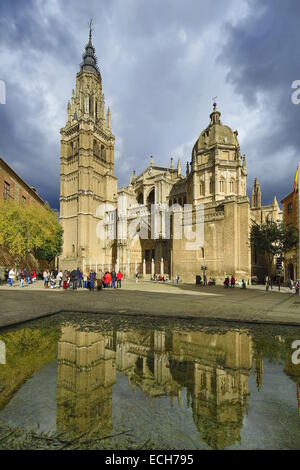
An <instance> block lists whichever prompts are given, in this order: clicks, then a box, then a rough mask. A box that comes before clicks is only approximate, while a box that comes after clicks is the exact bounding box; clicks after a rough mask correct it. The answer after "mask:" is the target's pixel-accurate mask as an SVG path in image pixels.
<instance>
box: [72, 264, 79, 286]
mask: <svg viewBox="0 0 300 470" xmlns="http://www.w3.org/2000/svg"><path fill="white" fill-rule="evenodd" d="M71 281H72V287H73V290H76V289H77V283H78V272H77V269H73V271H72V272H71Z"/></svg>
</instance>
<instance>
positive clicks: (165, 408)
mask: <svg viewBox="0 0 300 470" xmlns="http://www.w3.org/2000/svg"><path fill="white" fill-rule="evenodd" d="M56 375H57V368H56V364H51V365H49V366H47V367H44V368H43V369H41V370H40V371H38V372H37V373H36V374H34V375H33V376H32V377H31V379H29V380H28V381H27V382H26V383H25V384H24V385H23V387H22V388H21V389H20V390H19V391H18V392H17V393H16V394H15V395H14V397H13V398H12V400H11V401H10V403H9V404H8V405H7V406H6V408H5V409H4V410H3V411H2V413H1V414H0V421H1V422H4V423H7V424H10V425H13V426H19V427H25V428H27V429H37V428H38V427H39V429H40V430H41V431H54V430H55V428H56ZM249 392H250V400H249V409H248V416H245V417H244V423H243V428H242V430H241V442H240V443H238V442H237V443H235V445H233V446H232V447H231V448H233V449H253V448H258V449H259V448H261V449H262V448H264V449H266V448H267V449H272V448H274V449H275V448H276V449H286V448H291V449H297V448H299V447H300V417H299V415H298V409H297V399H296V385H295V384H294V383H293V382H292V380H291V379H289V378H288V377H287V375H286V374H285V373H284V371H283V365H278V364H273V363H270V362H269V361H268V360H264V375H263V386H262V389H261V391H260V392H258V391H257V387H256V382H255V377H254V375H251V377H250V379H249ZM186 403H187V400H186V390H185V389H184V390H183V392H182V405H181V407H179V405H178V402H177V400H176V399H174V404H173V407H171V402H170V398H169V397H161V398H153V400H152V408H151V407H150V404H149V399H148V398H147V397H146V396H145V395H144V394H143V392H142V391H141V390H140V389H139V388H138V387H137V386H136V387H135V391H134V393H132V389H131V385H130V383H129V381H128V378H127V377H126V376H124V375H122V374H120V373H117V381H116V384H115V385H114V386H113V396H112V404H113V432H112V433H116V432H121V431H125V430H129V429H131V430H132V433H131V435H132V437H133V439H134V440H135V441H136V442H137V444H139V443H140V444H143V443H144V442H146V441H147V440H148V439H151V441H152V442H153V443H154V445H156V446H157V448H160V446H162V447H169V448H174V449H184V448H186V449H194V448H199V449H206V448H207V445H206V444H205V443H204V442H202V441H201V438H200V435H199V432H198V430H197V428H196V426H195V423H194V421H193V414H192V409H191V408H188V407H187V404H186Z"/></svg>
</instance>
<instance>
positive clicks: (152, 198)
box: [147, 188, 155, 204]
mask: <svg viewBox="0 0 300 470" xmlns="http://www.w3.org/2000/svg"><path fill="white" fill-rule="evenodd" d="M154 203H155V189H154V188H153V189H152V191H150V193H149V196H148V198H147V204H154Z"/></svg>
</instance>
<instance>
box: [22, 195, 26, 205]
mask: <svg viewBox="0 0 300 470" xmlns="http://www.w3.org/2000/svg"><path fill="white" fill-rule="evenodd" d="M22 204H23V206H25V204H26V197H25V196H22Z"/></svg>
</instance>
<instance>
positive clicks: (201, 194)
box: [200, 181, 204, 196]
mask: <svg viewBox="0 0 300 470" xmlns="http://www.w3.org/2000/svg"><path fill="white" fill-rule="evenodd" d="M200 196H204V181H200Z"/></svg>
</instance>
